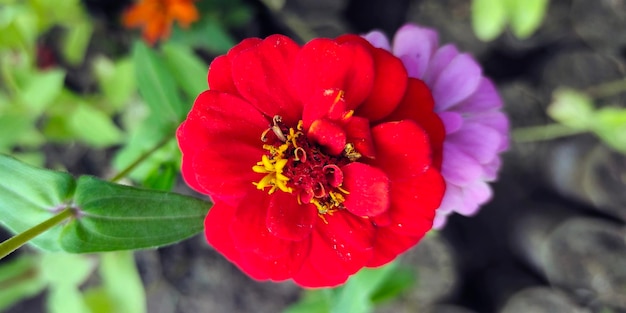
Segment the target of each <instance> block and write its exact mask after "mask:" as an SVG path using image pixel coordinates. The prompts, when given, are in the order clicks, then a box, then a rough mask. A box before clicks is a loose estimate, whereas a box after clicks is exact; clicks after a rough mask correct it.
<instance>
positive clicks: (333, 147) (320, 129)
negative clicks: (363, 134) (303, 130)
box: [307, 120, 346, 155]
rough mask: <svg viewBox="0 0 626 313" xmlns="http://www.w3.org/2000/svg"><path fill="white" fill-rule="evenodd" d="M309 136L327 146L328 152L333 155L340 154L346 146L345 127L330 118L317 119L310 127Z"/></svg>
mask: <svg viewBox="0 0 626 313" xmlns="http://www.w3.org/2000/svg"><path fill="white" fill-rule="evenodd" d="M307 137H308V138H309V139H310V140H311V141H313V142H315V143H317V144H319V145H320V146H322V147H324V148H326V152H327V153H328V154H331V155H339V154H340V153H341V152H342V151H343V149H344V147H345V146H346V133H345V132H344V130H343V128H341V127H340V126H339V125H337V124H335V123H333V122H330V121H328V120H315V121H314V122H313V123H312V124H311V127H309V130H308V133H307Z"/></svg>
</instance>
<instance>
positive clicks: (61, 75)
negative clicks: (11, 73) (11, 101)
mask: <svg viewBox="0 0 626 313" xmlns="http://www.w3.org/2000/svg"><path fill="white" fill-rule="evenodd" d="M64 80H65V72H64V71H62V70H59V69H55V70H48V71H46V72H37V73H35V74H32V75H31V77H30V79H29V80H28V81H27V82H25V84H26V85H25V87H24V88H23V89H22V91H21V93H20V99H21V101H22V103H24V104H26V105H27V106H28V107H29V108H31V109H32V110H33V112H32V114H40V113H41V112H43V110H44V109H45V108H46V107H47V106H48V105H50V104H52V102H53V101H54V100H55V98H56V97H57V96H58V95H59V93H60V92H61V89H62V88H63V83H64Z"/></svg>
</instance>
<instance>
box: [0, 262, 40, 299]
mask: <svg viewBox="0 0 626 313" xmlns="http://www.w3.org/2000/svg"><path fill="white" fill-rule="evenodd" d="M37 270H38V269H37V262H36V261H35V260H34V259H33V258H32V257H30V256H20V257H18V258H16V259H15V260H12V261H10V262H8V263H3V264H1V265H0V311H4V310H5V309H6V308H8V307H10V306H12V305H13V304H15V303H17V302H19V301H21V300H22V299H25V298H29V297H32V296H34V295H36V294H38V293H40V292H41V291H42V290H43V289H44V287H45V285H46V284H45V281H44V280H43V279H42V278H41V276H40V275H39V273H38V272H37Z"/></svg>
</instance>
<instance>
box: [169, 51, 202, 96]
mask: <svg viewBox="0 0 626 313" xmlns="http://www.w3.org/2000/svg"><path fill="white" fill-rule="evenodd" d="M163 53H164V56H165V61H166V62H167V65H168V66H169V70H170V72H171V73H172V74H173V76H174V79H176V82H177V83H178V85H179V86H181V87H182V89H183V91H185V93H186V94H187V96H188V97H189V99H190V100H191V101H193V100H194V99H195V98H196V97H197V96H198V95H199V94H200V93H201V92H202V91H204V90H207V89H208V86H207V83H206V75H207V71H208V69H209V66H208V65H207V64H206V63H204V62H203V61H202V60H201V59H200V58H199V57H198V56H196V55H195V54H194V52H193V51H192V50H191V49H189V48H187V47H185V46H182V45H177V44H172V43H169V44H165V45H164V46H163ZM190 103H191V102H190Z"/></svg>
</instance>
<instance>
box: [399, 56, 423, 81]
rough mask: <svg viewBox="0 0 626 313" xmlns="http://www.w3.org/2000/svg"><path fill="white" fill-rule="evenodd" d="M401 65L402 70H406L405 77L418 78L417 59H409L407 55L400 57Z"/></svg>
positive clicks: (418, 67)
mask: <svg viewBox="0 0 626 313" xmlns="http://www.w3.org/2000/svg"><path fill="white" fill-rule="evenodd" d="M400 60H401V61H402V64H404V68H405V69H406V73H407V75H409V77H418V76H419V69H420V66H419V64H418V63H417V62H418V59H416V58H414V57H411V56H409V55H403V56H401V57H400Z"/></svg>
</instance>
